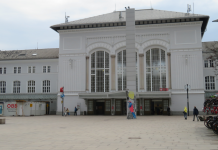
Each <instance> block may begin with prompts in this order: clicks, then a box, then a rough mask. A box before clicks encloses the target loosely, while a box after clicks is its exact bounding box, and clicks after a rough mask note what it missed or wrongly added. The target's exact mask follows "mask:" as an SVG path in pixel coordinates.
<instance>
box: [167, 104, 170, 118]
mask: <svg viewBox="0 0 218 150" xmlns="http://www.w3.org/2000/svg"><path fill="white" fill-rule="evenodd" d="M167 114H168V116H169V115H170V107H169V106H168V107H167Z"/></svg>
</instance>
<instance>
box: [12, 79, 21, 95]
mask: <svg viewBox="0 0 218 150" xmlns="http://www.w3.org/2000/svg"><path fill="white" fill-rule="evenodd" d="M13 93H20V81H14V84H13Z"/></svg>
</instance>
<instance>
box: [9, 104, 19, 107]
mask: <svg viewBox="0 0 218 150" xmlns="http://www.w3.org/2000/svg"><path fill="white" fill-rule="evenodd" d="M7 107H8V108H17V104H8V105H7Z"/></svg>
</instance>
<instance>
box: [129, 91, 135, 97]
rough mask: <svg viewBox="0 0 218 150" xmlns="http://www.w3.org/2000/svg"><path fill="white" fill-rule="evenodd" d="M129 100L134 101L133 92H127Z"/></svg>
mask: <svg viewBox="0 0 218 150" xmlns="http://www.w3.org/2000/svg"><path fill="white" fill-rule="evenodd" d="M129 98H131V99H134V92H132V91H129Z"/></svg>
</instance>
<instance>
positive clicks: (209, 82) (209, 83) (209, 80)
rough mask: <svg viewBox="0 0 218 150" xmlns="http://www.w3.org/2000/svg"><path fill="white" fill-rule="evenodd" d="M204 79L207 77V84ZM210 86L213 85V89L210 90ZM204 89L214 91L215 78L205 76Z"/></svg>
mask: <svg viewBox="0 0 218 150" xmlns="http://www.w3.org/2000/svg"><path fill="white" fill-rule="evenodd" d="M206 77H209V78H208V79H207V80H208V82H206ZM211 77H213V81H214V82H211ZM206 84H208V89H207V86H206ZM212 84H214V89H211V87H212ZM204 89H205V91H215V90H216V77H215V76H205V77H204Z"/></svg>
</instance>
